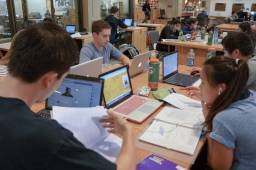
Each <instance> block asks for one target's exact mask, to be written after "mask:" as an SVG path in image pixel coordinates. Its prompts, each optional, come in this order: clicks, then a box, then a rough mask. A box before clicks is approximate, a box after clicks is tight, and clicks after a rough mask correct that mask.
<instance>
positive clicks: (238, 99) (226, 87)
mask: <svg viewBox="0 0 256 170" xmlns="http://www.w3.org/2000/svg"><path fill="white" fill-rule="evenodd" d="M248 76H249V69H248V66H247V63H246V62H245V61H243V60H239V59H232V58H229V57H223V56H222V57H213V58H211V59H209V60H207V61H206V62H205V63H204V66H203V69H202V73H201V79H202V83H201V85H200V91H201V97H202V107H203V113H204V115H205V125H206V127H207V130H208V132H209V133H208V135H207V140H208V141H207V143H208V154H207V158H208V165H209V166H210V167H211V168H212V169H221V170H228V169H233V170H234V169H235V170H244V169H256V147H255V146H254V145H255V143H256V137H255V132H254V129H256V112H255V110H256V103H255V99H254V96H253V94H252V93H251V92H250V91H249V90H248V89H247V88H246V82H247V80H248ZM220 155H221V156H220Z"/></svg>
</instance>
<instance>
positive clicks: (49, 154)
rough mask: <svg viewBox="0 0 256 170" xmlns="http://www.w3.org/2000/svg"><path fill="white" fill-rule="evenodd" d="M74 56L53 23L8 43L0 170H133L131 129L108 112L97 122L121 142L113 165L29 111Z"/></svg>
mask: <svg viewBox="0 0 256 170" xmlns="http://www.w3.org/2000/svg"><path fill="white" fill-rule="evenodd" d="M21 42H22V43H21ZM78 55H79V54H78V50H77V47H76V44H75V43H74V41H73V40H72V38H71V37H70V36H69V34H68V33H66V31H65V30H64V29H62V28H61V27H59V26H58V25H57V24H53V23H41V24H35V25H33V26H30V27H28V28H26V29H24V30H22V31H20V32H19V34H18V35H17V36H16V37H15V39H14V40H13V42H12V46H11V49H10V51H9V58H10V61H9V63H8V71H9V74H8V75H7V76H6V77H4V78H3V80H1V81H2V82H1V83H0V89H1V90H0V125H1V140H0V150H1V152H0V158H1V159H0V164H1V167H3V169H6V170H7V169H8V170H14V169H26V170H36V169H49V170H50V169H54V170H85V169H94V170H114V169H117V170H120V169H122V170H131V169H135V162H134V157H135V151H134V144H133V138H132V135H131V133H132V132H131V127H130V126H129V125H128V124H127V122H126V120H124V119H123V118H121V117H120V116H118V115H117V114H115V113H114V112H113V111H111V110H110V111H108V113H109V115H108V116H106V117H104V118H103V119H102V120H101V121H102V125H103V126H104V127H106V128H107V129H108V130H109V131H110V132H112V133H116V134H118V135H121V136H122V137H123V145H122V148H121V150H120V153H119V156H118V157H117V161H116V163H117V165H116V164H114V163H111V162H109V161H108V160H106V159H105V158H103V157H102V156H101V155H99V154H98V153H96V152H94V151H93V150H90V149H87V148H86V147H85V146H84V145H83V144H82V143H80V142H79V141H78V140H77V139H76V138H75V137H74V135H73V133H72V132H70V131H69V130H67V129H65V128H64V127H62V126H61V125H60V124H59V123H58V122H57V121H55V120H53V119H46V118H43V117H38V116H36V113H34V112H33V111H32V110H31V107H32V106H33V105H34V104H35V103H36V102H43V101H44V100H45V99H46V98H47V97H48V96H49V95H51V93H52V92H54V91H55V90H56V89H57V88H58V86H59V85H60V84H61V83H62V81H63V79H64V78H65V76H66V75H67V74H68V72H69V70H70V67H71V66H72V65H73V64H74V63H75V62H76V59H77V57H78ZM85 130H90V129H85Z"/></svg>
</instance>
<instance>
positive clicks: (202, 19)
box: [197, 10, 209, 27]
mask: <svg viewBox="0 0 256 170" xmlns="http://www.w3.org/2000/svg"><path fill="white" fill-rule="evenodd" d="M197 21H198V25H199V26H200V27H206V26H207V25H208V22H209V18H208V15H207V13H206V11H205V10H202V11H201V12H200V13H199V14H198V15H197Z"/></svg>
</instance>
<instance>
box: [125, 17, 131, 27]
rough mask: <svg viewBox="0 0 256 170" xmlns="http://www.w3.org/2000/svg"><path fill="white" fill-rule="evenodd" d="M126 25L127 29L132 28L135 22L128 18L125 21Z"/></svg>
mask: <svg viewBox="0 0 256 170" xmlns="http://www.w3.org/2000/svg"><path fill="white" fill-rule="evenodd" d="M123 23H124V25H126V26H127V27H132V26H133V20H132V19H130V18H126V19H124V20H123Z"/></svg>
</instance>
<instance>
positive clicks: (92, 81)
mask: <svg viewBox="0 0 256 170" xmlns="http://www.w3.org/2000/svg"><path fill="white" fill-rule="evenodd" d="M102 90H103V80H101V79H99V78H93V77H84V76H78V75H68V76H67V77H66V78H65V79H64V80H63V82H62V84H61V85H60V87H59V88H58V89H57V90H55V91H54V92H53V94H52V95H51V96H50V97H48V98H47V100H46V102H45V109H44V110H42V111H40V112H39V113H38V114H39V116H42V117H46V118H50V117H51V115H50V114H51V110H52V107H53V106H63V107H94V106H99V105H101V100H102Z"/></svg>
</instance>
